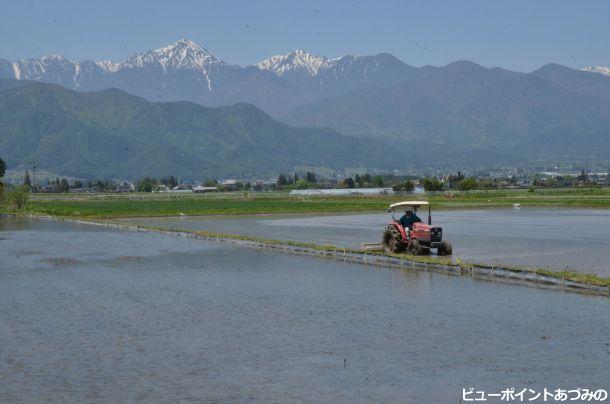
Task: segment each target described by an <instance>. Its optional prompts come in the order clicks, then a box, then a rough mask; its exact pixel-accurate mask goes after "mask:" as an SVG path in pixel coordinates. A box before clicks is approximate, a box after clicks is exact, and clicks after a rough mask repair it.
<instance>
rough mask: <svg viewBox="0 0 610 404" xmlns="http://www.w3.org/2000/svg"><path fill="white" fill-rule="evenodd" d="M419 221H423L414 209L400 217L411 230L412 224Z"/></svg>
mask: <svg viewBox="0 0 610 404" xmlns="http://www.w3.org/2000/svg"><path fill="white" fill-rule="evenodd" d="M417 222H421V219H420V218H419V217H418V216H417V215H416V214H415V212H413V211H412V210H407V211H405V214H404V216H403V217H401V218H400V224H402V226H403V227H404V228H408V229H409V230H411V226H413V223H417Z"/></svg>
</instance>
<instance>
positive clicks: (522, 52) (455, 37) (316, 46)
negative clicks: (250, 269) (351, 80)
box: [0, 0, 610, 71]
mask: <svg viewBox="0 0 610 404" xmlns="http://www.w3.org/2000/svg"><path fill="white" fill-rule="evenodd" d="M609 21H610V1H595V0H589V1H567V0H566V1H560V0H557V1H550V0H529V1H518V0H517V1H496V0H462V1H458V0H455V1H434V0H427V1H391V0H386V1H357V0H349V1H343V0H332V1H305V0H300V1H280V0H277V1H254V0H250V1H246V0H244V1H237V0H236V1H231V0H223V1H154V0H149V1H129V0H122V1H115V0H105V1H96V2H94V1H83V0H80V1H74V0H63V1H28V0H24V1H10V2H9V1H7V2H3V3H2V5H0V58H5V59H20V58H26V57H35V56H41V55H44V54H48V53H62V54H64V55H65V56H66V57H68V58H70V59H73V60H83V59H92V60H100V59H106V58H107V59H111V60H114V61H117V60H121V59H123V58H125V57H127V56H128V55H130V54H132V53H135V52H139V51H145V50H148V49H153V48H158V47H161V46H163V45H166V44H169V43H171V42H173V41H175V40H177V39H179V38H183V37H186V38H189V39H192V40H194V41H196V42H199V43H200V44H201V45H203V46H205V47H206V48H208V49H210V50H211V51H213V52H214V53H215V54H216V55H217V56H219V57H220V58H222V59H224V60H225V61H227V62H230V63H236V64H240V65H248V64H253V63H256V62H258V61H260V60H262V59H264V58H266V57H269V56H271V55H274V54H279V53H287V52H289V51H291V50H293V49H297V48H298V49H305V50H307V51H308V52H310V53H313V54H317V55H324V56H329V57H336V56H341V55H344V54H348V53H351V54H360V55H361V54H375V53H380V52H390V53H392V54H394V55H396V56H397V57H399V58H400V59H402V60H403V61H405V62H407V63H409V64H412V65H415V66H421V65H425V64H432V65H444V64H447V63H450V62H453V61H456V60H472V61H474V62H477V63H480V64H483V65H485V66H502V67H506V68H509V69H513V70H519V71H531V70H533V69H536V68H537V67H540V66H541V65H543V64H546V63H549V62H557V63H561V64H564V65H567V66H572V67H582V66H586V65H606V66H610V23H609Z"/></svg>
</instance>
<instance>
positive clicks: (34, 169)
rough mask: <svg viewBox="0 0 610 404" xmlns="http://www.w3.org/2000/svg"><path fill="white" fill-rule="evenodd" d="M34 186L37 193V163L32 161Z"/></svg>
mask: <svg viewBox="0 0 610 404" xmlns="http://www.w3.org/2000/svg"><path fill="white" fill-rule="evenodd" d="M32 186H33V188H34V192H36V161H34V160H32Z"/></svg>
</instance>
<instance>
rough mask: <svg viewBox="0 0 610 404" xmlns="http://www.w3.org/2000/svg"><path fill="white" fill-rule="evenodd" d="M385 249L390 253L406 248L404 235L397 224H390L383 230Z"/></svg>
mask: <svg viewBox="0 0 610 404" xmlns="http://www.w3.org/2000/svg"><path fill="white" fill-rule="evenodd" d="M382 244H383V250H384V251H385V252H390V253H400V252H402V251H403V250H404V249H405V245H404V243H403V242H402V235H401V234H400V231H399V230H398V229H397V228H396V226H391V225H390V226H388V227H386V228H385V230H384V232H383V238H382Z"/></svg>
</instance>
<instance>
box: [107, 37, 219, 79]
mask: <svg viewBox="0 0 610 404" xmlns="http://www.w3.org/2000/svg"><path fill="white" fill-rule="evenodd" d="M226 65H227V64H226V63H225V62H223V61H222V60H220V59H219V58H217V57H216V56H215V55H214V54H212V52H210V51H209V50H207V49H205V48H203V47H202V46H201V45H199V44H197V43H196V42H193V41H191V40H188V39H181V40H179V41H177V42H174V43H173V44H171V45H168V46H164V47H163V48H159V49H155V50H151V51H148V52H144V53H137V54H135V55H133V56H131V57H130V58H129V59H127V60H125V61H123V62H121V63H119V64H118V65H117V67H116V69H117V70H121V69H134V68H145V67H153V68H159V69H161V70H162V71H163V72H170V71H176V70H180V69H187V70H188V69H193V70H198V71H200V72H201V73H202V74H204V75H205V74H207V72H208V71H209V70H211V69H213V68H214V67H216V66H226Z"/></svg>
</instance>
